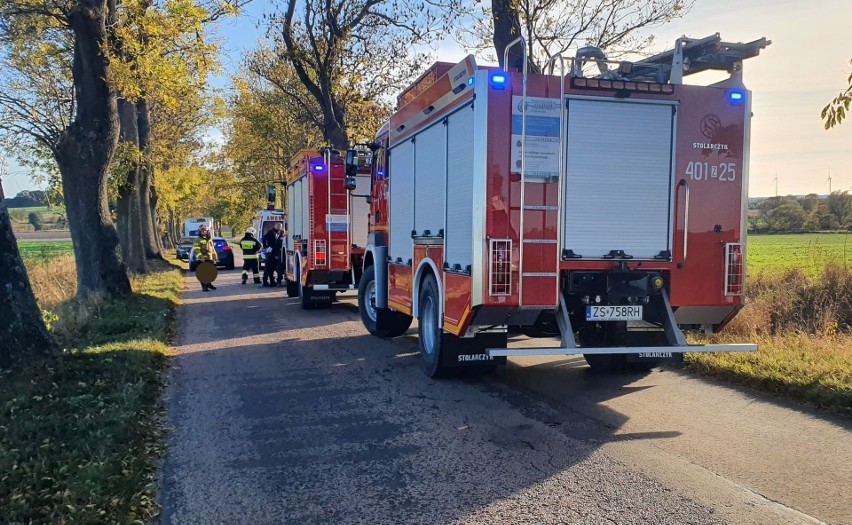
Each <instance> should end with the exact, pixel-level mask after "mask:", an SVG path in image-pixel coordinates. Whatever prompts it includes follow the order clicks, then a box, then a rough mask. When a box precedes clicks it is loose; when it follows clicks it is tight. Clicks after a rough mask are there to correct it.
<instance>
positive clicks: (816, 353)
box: [685, 333, 852, 417]
mask: <svg viewBox="0 0 852 525" xmlns="http://www.w3.org/2000/svg"><path fill="white" fill-rule="evenodd" d="M719 340H727V342H739V343H741V342H743V341H744V339H742V338H736V337H730V336H727V337H724V338H719ZM749 342H753V343H757V344H758V345H759V346H760V349H759V350H758V351H757V352H754V353H730V354H687V356H686V358H685V361H686V366H687V369H688V370H691V371H693V372H696V373H699V374H702V375H706V376H710V377H714V378H717V379H723V380H726V381H730V382H733V383H737V384H742V385H746V386H749V387H752V388H755V389H758V390H762V391H764V392H769V393H772V394H776V395H780V396H783V397H785V398H787V399H790V400H793V401H799V402H804V403H806V404H810V405H813V406H817V407H820V408H824V409H827V410H830V411H832V412H836V413H840V414H845V415H847V416H850V417H852V337H850V336H848V335H841V336H836V337H827V336H826V337H819V336H815V335H810V334H802V333H799V334H797V333H789V334H785V335H778V336H762V337H754V338H751V339H749Z"/></svg>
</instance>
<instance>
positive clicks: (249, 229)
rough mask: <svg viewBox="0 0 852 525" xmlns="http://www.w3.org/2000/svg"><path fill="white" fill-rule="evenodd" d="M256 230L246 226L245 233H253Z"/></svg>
mask: <svg viewBox="0 0 852 525" xmlns="http://www.w3.org/2000/svg"><path fill="white" fill-rule="evenodd" d="M256 231H257V230H255V229H254V228H252V227H251V226H249V227H248V228H246V233H248V234H249V235H254V234H255V232H256Z"/></svg>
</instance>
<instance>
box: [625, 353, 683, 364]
mask: <svg viewBox="0 0 852 525" xmlns="http://www.w3.org/2000/svg"><path fill="white" fill-rule="evenodd" d="M627 362H628V363H642V364H646V363H647V364H648V365H651V366H657V365H667V366H676V367H677V366H681V365H683V353H682V352H639V353H636V354H627Z"/></svg>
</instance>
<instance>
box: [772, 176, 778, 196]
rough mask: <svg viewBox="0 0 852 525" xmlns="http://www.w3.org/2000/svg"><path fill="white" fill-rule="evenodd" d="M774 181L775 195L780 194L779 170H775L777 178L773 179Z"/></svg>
mask: <svg viewBox="0 0 852 525" xmlns="http://www.w3.org/2000/svg"><path fill="white" fill-rule="evenodd" d="M772 182H774V183H775V196H776V197H777V196H778V172H777V171H776V172H775V178H774V179H772Z"/></svg>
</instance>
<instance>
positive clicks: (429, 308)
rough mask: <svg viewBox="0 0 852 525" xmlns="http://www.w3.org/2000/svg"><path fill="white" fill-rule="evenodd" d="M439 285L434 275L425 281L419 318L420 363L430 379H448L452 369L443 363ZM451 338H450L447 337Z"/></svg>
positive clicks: (422, 288)
mask: <svg viewBox="0 0 852 525" xmlns="http://www.w3.org/2000/svg"><path fill="white" fill-rule="evenodd" d="M440 300H441V296H440V294H439V293H438V283H437V282H436V281H435V277H434V276H433V275H431V274H430V275H428V276H427V277H426V279H424V280H423V285H422V286H421V291H420V306H419V308H418V316H417V325H418V326H417V335H418V336H419V337H418V338H419V339H420V363H421V365H422V366H423V371H424V372H426V375H427V376H429V377H434V378H438V377H447V376H449V375H450V372H451V369H450V367H448V366H446V365H445V364H444V363H443V362H442V359H441V358H442V355H441V351H442V350H443V346H444V337H445V335H444V330H443V329H442V328H441V322H440V319H439V311H440V310H439V308H438V305H439V301H440ZM447 337H449V336H447Z"/></svg>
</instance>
